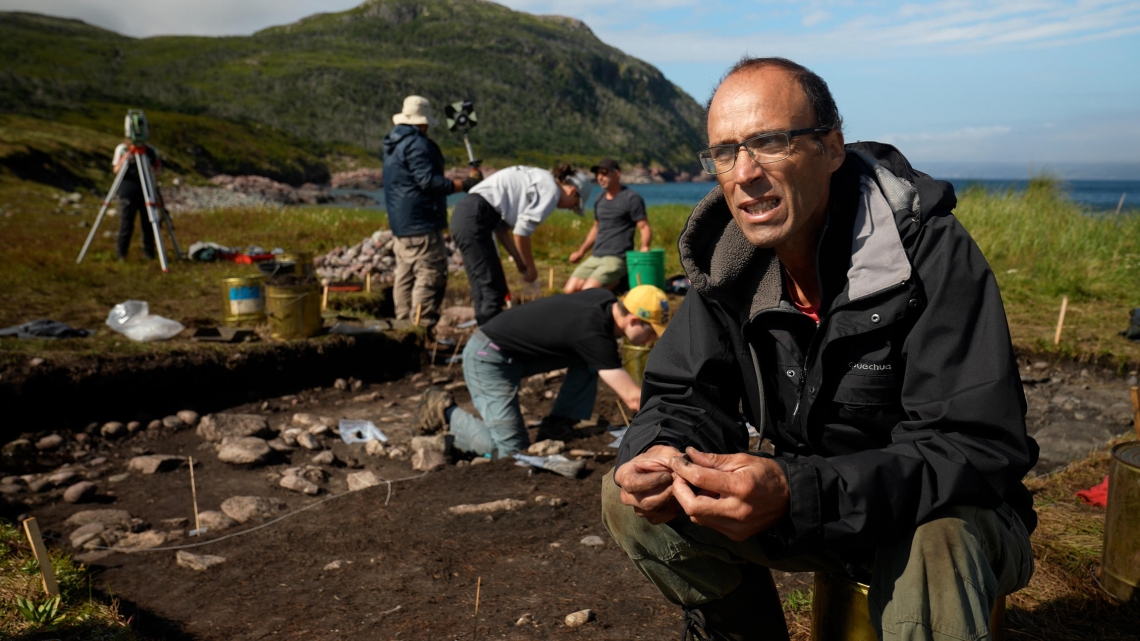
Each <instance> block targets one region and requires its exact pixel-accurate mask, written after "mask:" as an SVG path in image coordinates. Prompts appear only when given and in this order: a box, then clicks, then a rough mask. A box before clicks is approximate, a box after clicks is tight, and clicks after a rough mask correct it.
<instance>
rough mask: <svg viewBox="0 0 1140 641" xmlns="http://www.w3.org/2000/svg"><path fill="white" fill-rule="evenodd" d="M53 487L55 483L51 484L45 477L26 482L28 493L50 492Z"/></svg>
mask: <svg viewBox="0 0 1140 641" xmlns="http://www.w3.org/2000/svg"><path fill="white" fill-rule="evenodd" d="M53 487H55V483H52V482H51V480H50V479H48V477H46V476H41V477H39V478H36V479H32V480H30V481H28V491H30V492H43V491H44V490H50V489H51V488H53Z"/></svg>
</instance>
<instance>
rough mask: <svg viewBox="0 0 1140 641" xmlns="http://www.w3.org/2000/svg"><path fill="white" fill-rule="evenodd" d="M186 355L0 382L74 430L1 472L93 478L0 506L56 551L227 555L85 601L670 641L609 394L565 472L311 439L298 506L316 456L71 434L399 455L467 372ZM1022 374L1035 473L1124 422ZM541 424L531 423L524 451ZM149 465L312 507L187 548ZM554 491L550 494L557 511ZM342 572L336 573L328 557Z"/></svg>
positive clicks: (344, 635) (1107, 385) (119, 568)
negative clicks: (85, 531)
mask: <svg viewBox="0 0 1140 641" xmlns="http://www.w3.org/2000/svg"><path fill="white" fill-rule="evenodd" d="M369 338H371V337H369ZM190 361H192V359H189V360H187V361H183V362H177V359H175V361H172V362H171V363H168V364H167V365H168V366H164V365H163V364H162V363H152V364H146V366H145V367H126V366H120V367H118V369H115V367H113V366H107V367H109V369H104V366H102V365H98V366H97V364H96V365H92V369H91V371H87V372H80V373H79V374H75V373H68V372H63V371H59V372H44V373H38V374H36V376H35V377H33V378H29V379H26V381H25V384H24V385H23V386H21V387H20V389H18V390H16V391H13V390H12V389H8V388H5V391H4V394H7V396H5V397H4V400H3V402H9V401H11V400H12V399H15V402H16V405H15V407H16V408H17V412H19V413H20V415H21V416H24V417H27V416H34V415H36V414H35V413H36V412H37V411H38V412H43V411H44V408H50V410H51V412H52V413H53V414H58V415H60V416H62V417H66V418H61V419H60V422H59V423H58V424H57V425H58V427H51V426H48V425H44V424H42V423H29V422H26V418H21V419H20V420H17V421H13V422H10V423H6V426H5V437H4V440H5V441H7V440H10V439H12V438H16V437H17V436H23V437H25V438H30V439H32V440H33V441H34V440H35V439H37V438H39V437H41V436H44V435H47V434H49V433H51V432H58V433H60V434H61V435H63V436H64V437H65V438H64V444H63V446H61V448H60V449H59V450H58V451H56V452H55V453H53V454H42V453H41V454H39V455H38V456H39V460H33V461H26V462H25V464H24V465H23V466H22V469H16V467H17V465H16V464H15V463H16V462H15V460H14V459H8V458H6V459H5V460H4V463H3V467H4V468H5V469H4V471H3V473H2V474H0V476H6V475H9V474H17V473H26V472H29V471H31V470H30V469H29V466H30V467H31V468H34V469H36V470H40V471H48V470H56V469H58V468H59V467H60V466H64V467H65V468H67V469H70V470H73V471H76V472H77V473H78V474H79V475H80V476H82V477H85V478H87V479H89V480H92V481H94V482H95V483H96V485H97V486H98V495H97V498H96V501H95V503H93V504H83V505H74V504H70V503H66V502H64V501H63V500H62V498H61V496H62V493H63V490H64V488H62V487H60V488H56V489H51V488H50V487H49V488H47V489H43V490H41V491H39V492H32V491H31V490H30V488H25V489H24V490H23V491H20V492H14V493H11V494H4V495H2V496H0V516H3V517H5V518H18V517H21V516H24V515H33V516H36V517H37V518H38V520H39V521H40V523H41V526H42V527H43V529H44V531H45V533H46V534H47V535H48V536H50V537H53V539H52V544H53V545H59V546H65V547H66V546H67V543H65V541H67V540H68V538H69V535H70V534H71V532H72V531H73V530H74V529H75V528H74V527H69V526H66V525H65V524H64V521H65V520H66V519H67V518H68V517H69V516H71V515H72V514H74V513H76V512H79V511H81V510H87V509H103V508H114V509H121V510H126V511H128V512H130V514H131V515H132V516H134V517H138V518H140V519H142V520H143V521H144V522H145V525H143V526H140V527H143V528H145V529H154V530H157V531H161V532H162V533H163V534H164V536H165V538H166V542H165V543H164V544H163V546H164V547H168V546H182V545H188V544H197V543H205V545H201V546H199V547H195V548H193V549H189V550H187V551H189V552H193V553H195V554H210V555H218V556H221V557H225V559H226V561H225V562H224V563H221V564H219V565H216V566H213V567H210V568H208V569H207V570H205V571H200V572H198V571H194V570H190V569H187V568H184V567H180V566H179V565H178V564H177V563H176V560H175V554H176V552H175V551H174V550H163V551H141V552H135V553H131V554H124V553H120V552H111V553H105V554H104V553H96V554H94V555H93V556H90V557H87V558H88V559H89V561H90V563H91V564H92V565H93V567H94V568H95V570H96V573H95V580H94V584H93V587H94V589H96V590H98V591H101V592H103V593H105V594H108V595H113V596H114V597H115V598H117V599H119V600H120V601H121V603H122V605H123V608H124V610H125V612H126V614H127V615H128V616H134V617H135V618H134V624H133V625H135V626H136V628H137V629H139V630H140V631H141V632H142V633H144V634H145V635H147V636H148V637H150V638H155V639H160V638H161V639H194V640H218V641H221V640H230V639H263V638H270V637H272V638H278V639H474V638H476V636H478V638H491V637H494V638H500V639H546V638H563V637H567V638H568V637H573V638H584V639H615V640H616V639H662V638H672V637H674V636H679V628H680V609H679V608H678V607H676V606H674V605H672V604H670V603H668V602H667V601H665V600H664V599H663V598H662V597H661V596H660V594H659V593H658V592H657V590H656V589H655V588H654V587H652V586H651V585H650V584H649V583H648V582H647V581H646V580H645V578H644V577H642V576H641V575H640V574H639V573H638V571H637V570H636V569H635V568H634V566H633V565H632V564H631V563H630V562H629V560H628V558H626V556H625V554H624V553H623V552H622V551H621V550H619V549H618V548H617V547H616V546H615V545H614V543H613V542H612V541H611V540H610V538H609V536H608V535H607V533H606V532H605V529H604V528H603V526H602V524H601V520H600V514H599V511H600V510H599V494H600V487H601V480H602V477H603V476H604V474H605V473H606V472H607V471H608V470H609V469H610V468H611V467H612V464H613V456H614V454H615V453H616V450H614V449H612V448H609V447H608V445H609V444H610V443H611V442H612V440H613V437H612V436H611V435H610V434H609V433H608V431H607V430H606V426H607V425H618V424H621V422H622V418H621V416H620V414H619V413H618V409H617V399H616V397H615V396H614V395H613V393H612V392H610V391H609V390H608V388H606V387H605V386H604V385H602V386H600V389H599V395H598V402H597V405H596V408H597V412H598V415H597V416H596V417H594V419H592V420H591V421H588V422H583V423H582V424H579V429H578V432H577V438H575V439H574V440H572V441H571V442H570V443H569V447H572V448H579V449H583V450H588V451H591V452H595V453H597V455H596V456H591V457H588V458H587V459H586V460H587V464H586V469H585V470H584V471H583V473H582V474H581V475H580V476H579V478H577V479H568V478H563V477H561V476H558V475H555V474H551V473H548V472H543V471H536V470H533V469H531V468H524V467H518V466H516V465H514V462H513V461H510V460H503V461H495V462H490V463H487V464H484V465H471V464H470V463H468V462H467V461H463V460H462V459H461V458H458V459H453V460H452V461H451V464H449V465H447V466H446V467H444V468H443V469H440V470H437V471H434V472H430V473H427V474H426V475H422V476H421V475H420V473H418V472H414V471H413V470H412V469H411V464H410V461H409V457H408V456H397V457H395V458H389V457H387V456H383V457H381V456H372V455H369V454H367V453H365V451H364V449H365V448H364V446H363V445H360V444H356V445H351V446H350V445H346V444H345V443H343V442H342V441H341V440H340V439H339V438H337V437H335V436H333V435H331V433H330V434H325V435H323V436H322V437H321V447H322V448H323V449H330V450H331V451H332V452H333V453H334V454H335V455H336V457H337V459H338V462H337V463H335V464H333V465H320V466H318V467H321V468H322V469H323V470H324V471H325V473H326V474H327V480H325V481H324V482H322V483H321V484H320V485H321V492H320V494H318V495H317V496H306V495H303V494H299V493H297V492H293V491H290V490H287V489H285V488H283V487H281V486H280V485H279V480H280V478H281V476H282V473H283V472H284V471H285V470H286V469H287V468H290V467H296V466H303V465H307V464H310V459H311V458H312V457H313V456H314V454H316V452H313V451H309V450H306V449H303V448H295V449H293V450H291V451H287V452H279V453H278V454H277V455H276V458H275V459H272V460H271V461H270V462H269V463H267V464H264V465H260V466H256V467H239V466H234V465H230V464H227V463H223V462H221V461H219V460H217V457H216V454H215V448H214V446H213V445H212V444H209V443H206V442H205V441H204V440H203V438H202V437H200V436H198V435H197V434H196V433H195V430H193V429H186V428H184V429H176V428H161V429H156V430H146V429H143V430H141V431H139V432H137V433H135V434H133V435H129V436H126V437H124V438H120V439H104V438H101V437H99V436H98V434H96V435H94V436H85V437H79V434H82V433H83V429H82V427H83V426H84V425H86V424H87V423H89V422H99V421H104V420H117V421H126V420H129V419H132V418H138V419H140V420H141V419H146V418H156V417H158V418H161V417H162V416H164V415H167V414H170V413H173V412H175V411H177V410H181V409H187V408H191V409H195V410H197V411H198V412H200V413H202V414H205V413H207V412H219V411H225V412H232V413H247V414H257V415H261V416H264V417H265V418H266V419H267V421H268V422H269V425H270V426H271V428H273V429H274V430H282V429H284V428H286V427H289V426H291V425H292V422H293V416H294V414H295V413H298V412H304V413H312V414H315V415H320V416H327V417H332V418H336V419H340V418H354V419H367V420H371V421H373V422H374V423H375V424H376V425H377V426H379V427H380V428H381V429H382V430H384V432H385V433H386V434H387V435H388V436H389V437H390V438H391V441H392V443H395V444H401V443H405V444H406V443H407V442H408V441H409V440H410V438H411V436H412V427H413V425H414V423H415V418H416V409H417V399H418V395H419V394H420V393H421V392H422V390H423V388H424V387H425V386H426V385H427V384H428V383H429V381H431V380H433V379H436V380H437V381H438V383H439V384H445V383H446V382H445V380H444V379H446V381H450V382H454V383H456V384H458V383H459V382H460V381H462V374H461V372H460V370H459V368H458V367H456V368H454V369H452V370H450V371H449V370H448V369H447V368H446V367H445V366H433V365H427V364H426V363H425V361H426V356H425V355H424V354H423V352H421V351H420V350H419V347H418V346H417V343H416V339H415V337H414V336H413V337H410V338H405V339H402V340H401V339H396V338H388V337H377V338H374V339H372V342H367V341H362V340H360V339H359V338H356V339H341V338H338V339H337V340H336V341H329V342H326V343H324V344H323V345H322V346H321V349H316V348H313V347H311V346H310V347H298V348H296V352H294V353H292V354H281V353H277V354H274V353H273V352H270V351H266V352H255V353H251V354H248V355H247V356H245V357H243V359H241V362H240V363H237V364H233V363H231V364H230V365H228V366H227V364H226V361H225V360H224V359H217V358H212V360H211V359H206V360H205V362H202V363H198V364H195V363H193V362H190ZM1021 365H1022V379H1023V383H1024V384H1025V388H1026V392H1027V395H1028V398H1029V425H1030V432H1031V433H1033V434H1036V435H1038V436H1037V438H1038V439H1039V441H1041V442H1042V448H1043V461H1042V462H1043V465H1044V467H1041V468H1040V469H1039V471H1046V470H1047V469H1052V468H1055V467H1057V466H1059V465H1063V464H1064V463H1065V462H1067V461H1068V460H1072V459H1073V458H1076V457H1078V456H1082V455H1083V453H1084V452H1087V451H1088V449H1090V448H1091V447H1095V446H1096V444H1097V443H1100V442H1101V439H1102V438H1103V437H1105V435H1109V436H1111V435H1115V434H1119V433H1122V432H1125V431H1127V430H1129V429H1130V427H1129V421H1130V420H1131V413H1130V407H1129V404H1128V391H1127V389H1128V383H1129V381H1127V380H1124V379H1121V378H1120V377H1117V376H1114V375H1112V373H1110V372H1102V371H1097V370H1093V371H1090V370H1088V369H1084V368H1082V367H1081V366H1080V365H1076V364H1066V363H1048V362H1044V361H1040V360H1036V359H1034V358H1032V357H1025V358H1023V359H1022V362H1021ZM417 370H418V371H419V373H418V374H416V375H414V376H404V374H406V373H407V372H409V371H417ZM350 376H351V377H356V378H358V379H361V384H360V388H359V389H355V390H354V389H347V390H341V389H336V388H334V387H333V386H332V382H333V380H334V379H335V378H336V377H344V378H347V377H350ZM7 378H8V377H5V381H6V382H7ZM560 380H561V379H558V378H554V379H550V380H532V381H530V382H529V383H528V384H527V386H526V387H524V391H523V393H522V395H521V403H522V405H523V406H524V412H525V416H526V418H527V421H528V424H531V423H533V422H536V421H537V420H538V419H540V418H541V417H542V416H544V415H545V413H546V412H548V411H549V408H550V406H551V404H552V400H551V399H550V398H547V397H548V396H553V394H555V393H557V390H558V385H559V383H560ZM455 395H456V398H457V400H458V402H459V403H460V405H461V406H465V407H467V408H471V404H470V397H469V395H468V394H467V393H466V390H465V389H462V388H461V387H460V388H459V389H457V390H456V391H455ZM61 398H66V399H67V400H66V402H61ZM67 426H74V427H75V428H76V429H74V430H69V429H66V427H67ZM535 432H536V428H532V430H531V437H532V440H533V437H534V435H535ZM150 453H154V454H170V455H177V456H183V457H185V456H192V457H194V459H195V460H196V461H197V463H196V466H195V477H196V482H197V490H198V498H197V500H198V506H199V509H200V510H218V509H219V507H220V505H221V503H222V501H224V500H225V499H227V498H229V497H232V496H263V497H269V498H275V499H279V500H281V501H283V502H284V503H285V504H286V506H287V507H286V508H285V510H283V511H282V512H281V514H285V513H286V512H288V511H292V510H297V509H300V508H304V507H306V506H313V507H312V508H311V509H308V510H306V511H304V512H300V513H297V514H295V515H294V516H291V517H289V518H286V519H284V520H282V521H279V522H277V523H273V524H271V525H268V526H266V527H263V528H260V529H256V530H250V531H249V532H248V533H242V534H240V535H238V536H228V535H231V534H234V533H241V532H244V531H246V530H249V529H250V528H252V527H255V526H257V525H259V524H262V523H264V521H259V520H253V521H249V522H247V523H244V524H242V525H238V526H235V527H233V528H231V529H229V530H225V531H221V532H209V533H207V534H206V535H205V536H203V537H201V538H198V537H189V536H187V535H186V530H187V529H189V528H191V527H193V525H192V523H191V524H190V525H189V526H187V525H186V524H185V523H183V524H181V525H176V524H172V522H167V523H163V522H164V521H165V520H169V519H191V518H192V515H193V510H192V504H191V493H190V481H189V473H188V470H187V468H186V466H185V465H183V466H182V467H180V468H179V469H176V470H174V471H170V472H164V473H163V472H160V473H157V474H150V475H145V474H140V473H137V472H130V473H127V464H128V461H129V460H130V459H131V458H132V457H135V456H139V455H143V454H150ZM457 462H458V463H459V464H458V465H456V463H457ZM361 470H371V471H373V472H375V474H376V475H377V476H379V477H381V478H382V479H387V480H391V481H393V482H392V484H391V485H390V486H389V485H387V484H384V483H382V484H381V485H379V486H375V487H370V488H367V489H364V490H361V491H357V492H351V493H348V492H347V490H348V486H347V481H346V478H347V475H348V474H350V473H353V472H357V471H361ZM29 478H30V477H29ZM333 497H335V498H333ZM540 497H542V498H540ZM507 498H510V499H519V500H522V501H524V502H525V506H524V507H521V508H519V509H516V510H514V511H508V512H499V513H496V514H493V515H482V514H470V515H454V514H450V513H449V512H448V510H447V508H449V507H451V506H455V505H458V504H474V503H483V502H487V501H495V500H499V499H507ZM551 498H555V499H561V500H560V501H555V502H554V503H557V505H552V501H551ZM536 499H537V500H536ZM322 501H323V502H322ZM318 502H321V503H320V504H319V505H314V504H316V503H318ZM590 536H597V537H600V539H601V545H590V544H587V543H584V542H583V540H584V539H586V540H587V541H590V540H589V539H588V538H587V537H590ZM223 537H225V538H223ZM215 540H216V542H211V541H215ZM593 543H597V542H596V541H593ZM336 561H339V562H340V563H339V567H337V568H334V567H332V566H330V563H333V562H336ZM333 565H337V564H333ZM477 584H478V585H479V588H478V589H479V613H478V616H477V617H476V616H475V613H474V612H475V596H476V586H477ZM777 584H778V586H779V587H780V590H781V593H782V594H785V595H787V594H788V593H789V592H790V591H792V590H804V589H806V588H808V587H809V586H810V575H790V574H778V575H777ZM587 608H589V609H591V610H593V611H594V612H595V614H596V620H594V621H592V622H590V623H588V624H586V625H584V626H582V627H578V628H570V627H568V626H567V625H566V624H565V623H564V618H565V617H566V615H567V614H570V613H572V612H575V611H578V610H583V609H587ZM520 620H522V621H521V622H520Z"/></svg>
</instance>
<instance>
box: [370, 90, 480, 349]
mask: <svg viewBox="0 0 1140 641" xmlns="http://www.w3.org/2000/svg"><path fill="white" fill-rule="evenodd" d="M392 122H393V123H395V125H396V126H395V127H394V128H393V129H392V131H391V132H389V133H388V135H387V136H385V137H384V141H383V145H384V204H385V206H386V207H387V209H388V224H389V225H391V227H392V235H393V236H395V247H394V248H393V249H394V253H395V255H396V274H395V282H394V283H393V287H392V297H393V299H394V300H393V302H394V303H395V306H396V318H397V319H399V320H407V319H409V318H411V316H412V313H413V310H416V309H417V308H418V309H419V318H420V323H421V324H422V325H426V326H428V327H431V326H432V325H435V323H436V322H437V321H438V320H439V307H440V304H441V303H443V295H444V292H445V291H446V289H447V251H446V250H445V249H444V244H443V230H444V229H446V228H447V196H448V194H452V193H455V192H457V191H466V190H468V189H470V188H471V187H473V186H475V185H476V184H478V182H479V181H480V180H482V179H483V175H482V174H481V173H479V170H477V169H472V170H471V174H470V176H468V177H467V178H466V179H464V180H452V179H449V178H447V177H446V176H444V175H443V153H442V152H440V150H439V145H437V144H435V142H433V141H432V140H431V139H430V138H428V137H427V130H428V127H429V126H432V127H434V126H435V125H437V124H439V123H438V122H437V121H436V119H435V118H434V117H433V116H432V114H431V103H429V102H428V100H427V98H423V97H422V96H408V97H407V98H405V99H404V107H403V109H402V110H401V111H400V113H398V114H396V115H394V116H392Z"/></svg>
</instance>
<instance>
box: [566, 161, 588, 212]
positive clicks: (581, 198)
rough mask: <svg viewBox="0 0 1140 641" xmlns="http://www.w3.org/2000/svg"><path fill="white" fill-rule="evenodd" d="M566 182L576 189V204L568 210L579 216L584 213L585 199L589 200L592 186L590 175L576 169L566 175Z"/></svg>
mask: <svg viewBox="0 0 1140 641" xmlns="http://www.w3.org/2000/svg"><path fill="white" fill-rule="evenodd" d="M566 182H568V183H570V184H571V185H574V188H575V189H577V190H578V204H577V205H576V206H575V207H574V208H573V209H571V210H570V211H572V212H574V213H575V214H578V215H579V216H583V215H585V208H586V201H588V200H590V191H591V190H593V188H594V183H592V182H591V181H590V175H589V174H587V173H586V172H584V171H576V172H574V173H572V174H570V175H569V176H567V177H566Z"/></svg>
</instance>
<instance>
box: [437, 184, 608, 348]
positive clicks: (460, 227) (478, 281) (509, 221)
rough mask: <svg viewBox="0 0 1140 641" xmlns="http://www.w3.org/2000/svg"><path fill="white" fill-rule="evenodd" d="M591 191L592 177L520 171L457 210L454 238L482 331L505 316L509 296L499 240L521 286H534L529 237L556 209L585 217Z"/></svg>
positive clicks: (474, 192)
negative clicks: (504, 309) (500, 316)
mask: <svg viewBox="0 0 1140 641" xmlns="http://www.w3.org/2000/svg"><path fill="white" fill-rule="evenodd" d="M590 188H591V183H590V177H589V176H588V175H587V174H586V173H585V172H582V171H575V170H574V169H573V168H572V167H570V166H569V165H558V166H557V167H555V168H554V169H552V170H550V171H547V170H545V169H539V168H537V167H526V166H522V165H519V166H514V167H507V168H506V169H501V170H499V171H497V172H495V173H494V174H492V175H491V176H489V177H488V178H486V179H485V180H483V182H481V183H479V184H478V185H476V186H475V187H473V188H472V189H471V190H470V191H469V192H468V194H467V196H465V197H464V198H463V200H461V201H459V203H457V204H456V205H455V211H454V212H453V213H452V215H451V237H452V238H453V239H454V240H455V243H456V245H458V246H459V250H460V251H461V252H462V253H463V269H464V270H465V271H466V272H467V280H468V282H469V283H470V284H471V297H472V298H473V299H474V305H475V320H476V321H478V323H479V325H484V324H486V322H487V321H489V320H491V319H492V318H494V317H495V315H496V314H498V313H499V312H501V311H503V308H504V306H505V305H506V299H507V295H508V293H509V292H508V290H507V279H506V275H505V274H504V273H503V265H502V262H501V261H500V260H499V250H498V248H497V247H496V246H495V239H496V238H497V239H498V241H499V243H500V244H502V246H503V248H504V249H506V250H507V253H508V254H510V256H511V258H513V259H514V261H515V265H516V266H517V267H518V268H519V271H520V272H522V274H523V280H524V281H526V282H527V283H534V282H535V281H537V280H538V268H537V267H535V264H534V255H533V253H532V252H531V239H530V237H531V235H532V234H534V230H535V229H536V228H537V227H538V226H539V224H541V223H542V221H544V220H546V219H547V217H549V216H550V214H551V213H552V212H553V211H554V210H555V209H557V208H562V209H570V210H572V211H573V212H574V213H576V214H578V215H579V216H581V215H582V203H583V202H585V201H586V199H588V198H589V197H590Z"/></svg>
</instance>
